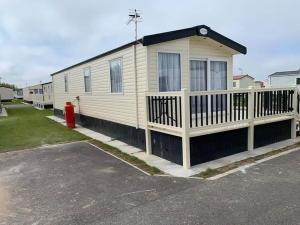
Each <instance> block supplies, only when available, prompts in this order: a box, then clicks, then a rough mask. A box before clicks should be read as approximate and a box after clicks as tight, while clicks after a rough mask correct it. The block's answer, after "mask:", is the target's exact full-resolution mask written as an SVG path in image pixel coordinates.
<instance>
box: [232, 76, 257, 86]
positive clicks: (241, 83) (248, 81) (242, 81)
mask: <svg viewBox="0 0 300 225" xmlns="http://www.w3.org/2000/svg"><path fill="white" fill-rule="evenodd" d="M233 82H235V83H236V87H235V88H236V89H238V88H241V89H243V88H248V87H250V86H254V80H253V79H251V78H250V77H248V76H245V77H243V78H241V79H239V80H233Z"/></svg>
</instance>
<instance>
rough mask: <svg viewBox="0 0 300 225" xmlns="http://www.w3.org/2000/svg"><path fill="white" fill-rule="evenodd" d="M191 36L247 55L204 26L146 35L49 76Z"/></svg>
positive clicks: (237, 46)
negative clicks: (132, 49) (137, 47)
mask: <svg viewBox="0 0 300 225" xmlns="http://www.w3.org/2000/svg"><path fill="white" fill-rule="evenodd" d="M201 29H205V30H204V31H205V32H202V31H201ZM191 36H203V37H208V38H211V39H213V40H215V41H217V42H219V43H221V44H223V45H225V46H227V47H229V48H232V49H234V50H235V51H237V52H240V53H242V54H247V48H246V47H245V46H243V45H241V44H239V43H237V42H235V41H233V40H231V39H229V38H227V37H225V36H223V35H222V34H220V33H218V32H216V31H214V30H212V29H211V28H210V27H208V26H206V25H199V26H194V27H190V28H185V29H180V30H175V31H168V32H164V33H158V34H152V35H146V36H144V37H143V38H141V39H139V40H137V41H132V42H129V43H127V44H124V45H121V46H120V47H117V48H114V49H112V50H109V51H107V52H104V53H102V54H100V55H97V56H94V57H92V58H89V59H86V60H84V61H81V62H79V63H76V64H74V65H72V66H69V67H66V68H64V69H61V70H59V71H57V72H54V73H52V74H51V76H53V75H56V74H59V73H62V72H64V71H67V70H69V69H72V68H74V67H76V66H80V65H83V64H85V63H88V62H91V61H93V60H96V59H99V58H102V57H104V56H107V55H109V54H112V53H115V52H117V51H120V50H123V49H125V48H128V47H130V46H132V45H136V44H142V45H143V46H149V45H153V44H158V43H162V42H166V41H172V40H177V39H180V38H186V37H191Z"/></svg>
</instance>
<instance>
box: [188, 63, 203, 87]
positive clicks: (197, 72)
mask: <svg viewBox="0 0 300 225" xmlns="http://www.w3.org/2000/svg"><path fill="white" fill-rule="evenodd" d="M190 84H191V91H206V90H207V61H200V60H191V61H190Z"/></svg>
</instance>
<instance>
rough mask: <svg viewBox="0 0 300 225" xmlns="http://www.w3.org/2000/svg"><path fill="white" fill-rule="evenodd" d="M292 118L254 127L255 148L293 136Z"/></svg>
mask: <svg viewBox="0 0 300 225" xmlns="http://www.w3.org/2000/svg"><path fill="white" fill-rule="evenodd" d="M291 125H292V124H291V120H284V121H280V122H276V123H267V124H262V125H257V126H255V127H254V148H259V147H262V146H265V145H269V144H272V143H275V142H279V141H283V140H287V139H290V138H291Z"/></svg>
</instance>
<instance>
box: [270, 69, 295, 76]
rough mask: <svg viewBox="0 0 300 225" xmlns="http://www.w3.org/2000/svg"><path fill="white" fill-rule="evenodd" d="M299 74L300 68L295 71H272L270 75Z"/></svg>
mask: <svg viewBox="0 0 300 225" xmlns="http://www.w3.org/2000/svg"><path fill="white" fill-rule="evenodd" d="M298 74H300V69H299V70H294V71H282V72H275V73H272V74H271V75H269V76H285V75H298Z"/></svg>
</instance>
